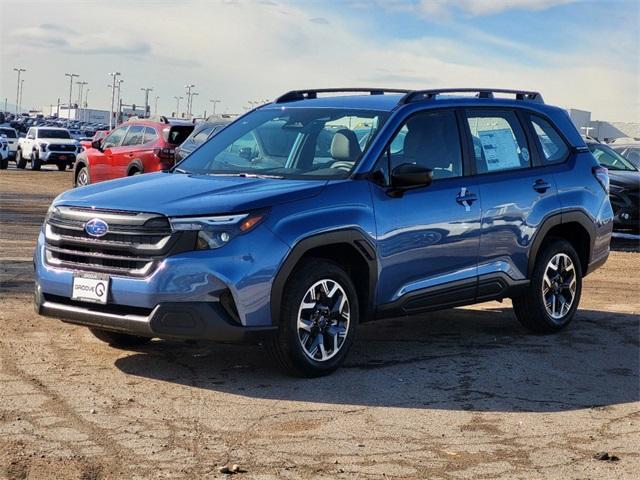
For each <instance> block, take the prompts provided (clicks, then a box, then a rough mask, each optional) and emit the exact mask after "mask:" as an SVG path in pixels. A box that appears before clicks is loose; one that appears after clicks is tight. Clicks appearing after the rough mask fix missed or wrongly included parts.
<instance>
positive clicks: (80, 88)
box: [76, 82, 89, 120]
mask: <svg viewBox="0 0 640 480" xmlns="http://www.w3.org/2000/svg"><path fill="white" fill-rule="evenodd" d="M88 83H89V82H76V85H78V107H79V108H80V118H79V119H78V120H84V118H82V117H83V112H82V91H83V90H84V86H85V85H87V84H88Z"/></svg>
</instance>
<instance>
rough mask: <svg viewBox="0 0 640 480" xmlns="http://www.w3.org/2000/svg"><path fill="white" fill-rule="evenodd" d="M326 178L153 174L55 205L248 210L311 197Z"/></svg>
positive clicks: (71, 195)
mask: <svg viewBox="0 0 640 480" xmlns="http://www.w3.org/2000/svg"><path fill="white" fill-rule="evenodd" d="M326 184H327V180H281V179H263V178H246V177H231V176H229V177H227V176H207V175H190V174H179V173H165V172H158V173H150V174H146V175H136V176H133V177H125V178H121V179H118V180H112V181H108V182H101V183H96V184H94V185H88V186H86V187H82V188H76V189H73V190H68V191H67V192H64V193H63V194H61V195H60V196H58V197H57V198H56V199H55V200H54V204H55V205H69V206H78V207H90V208H97V209H106V210H125V211H126V210H129V211H138V212H150V213H160V214H163V215H167V216H169V217H172V216H193V215H210V214H227V213H236V212H245V211H249V210H253V209H256V208H264V207H270V206H273V205H278V204H282V203H287V202H293V201H297V200H301V199H304V198H309V197H312V196H315V195H317V194H319V193H320V192H321V191H322V189H323V188H324V186H325V185H326Z"/></svg>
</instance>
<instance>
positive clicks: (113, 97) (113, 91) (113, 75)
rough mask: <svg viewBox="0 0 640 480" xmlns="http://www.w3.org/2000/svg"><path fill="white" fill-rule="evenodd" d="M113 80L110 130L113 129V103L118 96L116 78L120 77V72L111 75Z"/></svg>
mask: <svg viewBox="0 0 640 480" xmlns="http://www.w3.org/2000/svg"><path fill="white" fill-rule="evenodd" d="M109 75H110V76H112V77H113V78H112V79H111V85H110V86H111V114H110V115H109V130H111V129H112V128H113V101H114V99H115V96H116V78H117V77H118V75H120V72H111V73H109Z"/></svg>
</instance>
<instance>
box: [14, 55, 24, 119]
mask: <svg viewBox="0 0 640 480" xmlns="http://www.w3.org/2000/svg"><path fill="white" fill-rule="evenodd" d="M13 71H14V72H18V87H17V90H16V115H18V113H19V112H18V110H19V109H20V107H19V106H18V105H19V103H20V74H21V73H22V72H26V71H27V70H26V69H25V68H20V67H18V68H14V69H13Z"/></svg>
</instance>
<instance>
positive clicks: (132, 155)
mask: <svg viewBox="0 0 640 480" xmlns="http://www.w3.org/2000/svg"><path fill="white" fill-rule="evenodd" d="M145 128H146V127H145V126H144V125H131V126H130V127H129V130H127V134H126V135H125V137H124V139H123V140H122V144H121V145H120V147H119V148H118V151H117V152H116V155H115V156H114V163H115V165H116V168H117V170H118V176H120V177H126V176H127V175H129V169H130V168H132V167H133V164H134V163H135V164H137V165H139V167H138V168H137V170H138V171H141V170H143V168H142V159H141V156H142V152H141V148H140V146H141V145H142V144H143V143H144V130H145Z"/></svg>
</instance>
